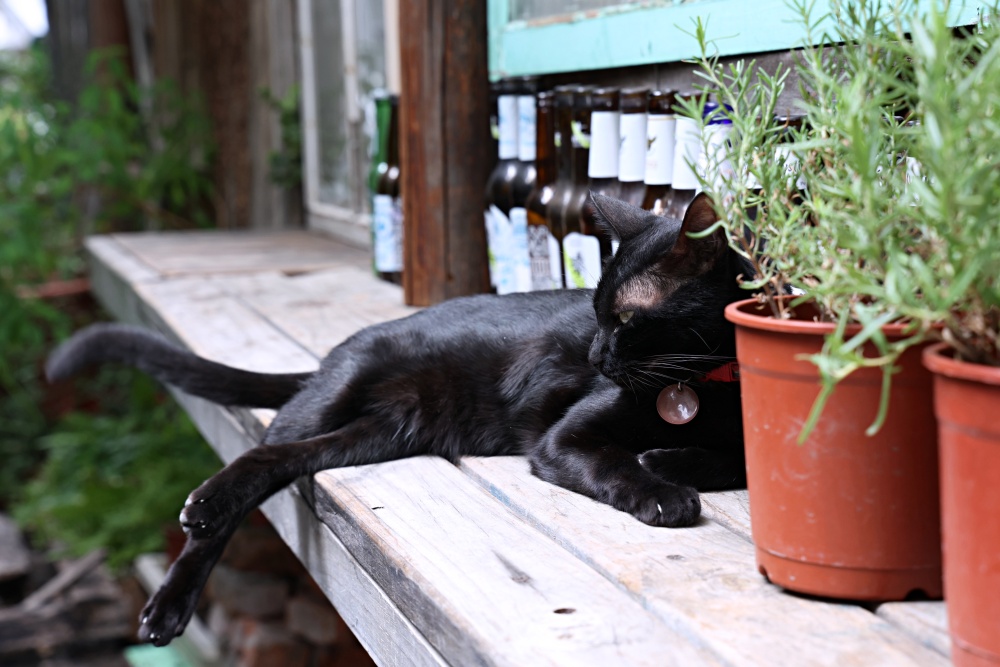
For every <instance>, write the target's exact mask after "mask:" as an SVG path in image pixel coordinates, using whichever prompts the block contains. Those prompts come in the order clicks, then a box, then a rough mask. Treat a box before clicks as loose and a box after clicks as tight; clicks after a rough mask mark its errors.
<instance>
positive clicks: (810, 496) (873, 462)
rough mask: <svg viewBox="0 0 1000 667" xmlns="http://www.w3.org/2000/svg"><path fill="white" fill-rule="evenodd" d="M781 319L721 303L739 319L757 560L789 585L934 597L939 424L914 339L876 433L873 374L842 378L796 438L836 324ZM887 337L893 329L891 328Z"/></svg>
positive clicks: (827, 591) (853, 595) (877, 386)
mask: <svg viewBox="0 0 1000 667" xmlns="http://www.w3.org/2000/svg"><path fill="white" fill-rule="evenodd" d="M803 310H804V309H799V312H798V315H799V316H800V317H799V319H792V320H778V319H775V318H772V317H770V316H769V312H770V311H769V310H762V309H761V306H760V304H758V303H757V302H756V301H755V300H747V301H740V302H737V303H733V304H730V305H729V306H728V307H727V308H726V318H727V319H729V320H730V321H731V322H734V323H735V324H736V351H737V352H736V353H737V357H738V360H739V364H740V383H741V387H742V389H741V391H742V400H743V428H744V438H745V446H746V462H747V487H748V490H749V496H750V521H751V532H752V535H753V541H754V545H755V547H756V553H757V566H758V569H759V570H760V572H761V573H762V574H763V575H764V576H765V577H767V578H768V579H769V580H770V581H771V582H773V583H775V584H777V585H779V586H782V587H783V588H787V589H789V590H792V591H797V592H801V593H808V594H812V595H820V596H826V597H835V598H842V599H852V600H901V599H904V598H906V597H907V596H908V595H909V594H910V593H912V592H914V591H922V592H923V593H924V594H926V595H928V596H930V597H934V598H938V597H940V596H941V588H942V584H941V537H940V519H939V503H938V463H937V443H936V440H937V439H936V432H937V426H936V423H935V420H934V413H933V405H932V398H931V376H930V373H929V372H928V371H927V370H926V369H925V368H924V367H923V364H922V363H921V360H920V352H919V350H917V349H915V348H911V349H910V351H909V352H908V353H906V354H904V355H903V358H902V359H901V360H900V365H901V371H900V372H899V373H897V374H895V375H894V376H893V383H892V392H891V399H890V400H891V403H890V406H889V413H888V417H887V419H886V422H885V424H884V425H883V427H882V429H881V430H880V431H879V432H878V433H877V434H876V435H874V436H871V437H869V436H867V435H866V434H865V430H866V429H867V428H868V426H869V425H871V423H872V422H873V421H874V419H875V416H876V412H877V409H878V404H879V396H880V392H881V385H882V373H881V371H880V370H878V369H862V370H860V371H857V372H855V373H853V374H852V375H850V376H849V377H848V378H846V379H845V380H843V381H842V382H840V384H838V386H837V388H836V389H835V390H834V392H833V394H832V395H831V397H830V399H829V401H828V403H827V405H826V408H825V410H824V411H823V414H822V416H821V417H820V419H819V422H818V424H817V426H816V428H815V429H814V430H813V431H812V433H811V434H810V436H809V438H808V439H807V440H806V441H805V442H804V443H803V444H798V441H797V440H798V437H799V435H800V433H801V431H802V427H803V425H804V424H805V422H806V419H807V417H808V415H809V412H810V410H811V408H812V405H813V401H814V400H815V399H816V396H817V395H818V394H819V391H820V377H819V372H818V370H817V369H816V367H815V366H814V365H813V364H812V363H811V362H809V361H808V360H806V359H803V358H802V356H803V355H810V354H814V353H816V352H819V351H820V350H821V348H822V346H823V337H824V335H825V334H827V333H829V332H830V331H831V330H832V329H833V325H831V324H826V323H821V322H815V321H812V318H811V317H810V313H805V312H803ZM885 331H886V334H887V335H889V336H890V337H892V336H899V335H901V334H902V328H901V327H893V326H888V327H886V329H885Z"/></svg>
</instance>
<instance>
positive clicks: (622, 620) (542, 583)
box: [314, 457, 718, 667]
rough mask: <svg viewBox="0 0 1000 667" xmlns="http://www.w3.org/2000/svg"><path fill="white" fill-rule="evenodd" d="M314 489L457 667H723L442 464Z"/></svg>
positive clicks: (377, 468) (352, 473)
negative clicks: (713, 666)
mask: <svg viewBox="0 0 1000 667" xmlns="http://www.w3.org/2000/svg"><path fill="white" fill-rule="evenodd" d="M314 479H315V490H316V498H317V510H318V515H319V516H320V518H321V519H323V520H324V522H325V523H326V524H327V525H329V526H331V527H332V528H333V530H334V532H336V533H337V535H338V536H340V537H341V539H342V540H344V543H345V546H347V548H348V549H349V550H350V551H351V553H352V554H354V556H355V558H357V559H358V561H360V562H361V563H362V565H363V566H364V567H365V568H366V569H367V570H368V572H369V573H370V574H371V576H372V578H373V579H374V580H375V581H376V582H377V583H378V584H379V586H381V587H382V589H383V590H385V591H387V593H388V594H389V596H390V597H391V598H392V600H393V601H394V602H395V603H396V605H397V606H399V607H400V609H401V610H402V611H403V613H405V614H406V615H407V616H408V617H409V618H410V620H411V621H412V622H413V624H414V625H415V626H416V627H417V628H418V629H419V630H420V631H421V632H422V633H423V634H424V636H425V637H426V638H427V640H428V641H429V642H430V643H431V644H432V645H433V646H434V647H435V648H437V649H438V651H439V652H440V653H441V654H442V655H445V656H447V658H448V660H449V661H450V662H452V663H454V664H457V665H514V666H522V665H601V666H602V667H603V666H605V665H669V664H676V665H692V664H717V663H718V660H717V659H716V657H715V656H713V655H712V654H711V653H709V652H706V651H704V650H703V649H702V648H700V647H698V646H697V645H696V644H695V643H692V642H691V641H689V640H687V639H685V638H682V637H681V636H680V635H678V634H677V633H675V632H673V631H671V630H670V629H668V628H667V627H666V625H664V624H663V623H661V622H660V621H659V620H658V619H656V618H655V617H654V616H653V615H652V614H650V613H649V612H648V611H646V610H645V609H643V608H642V607H641V606H640V605H639V604H638V603H637V602H636V601H634V600H633V599H631V598H630V596H628V595H625V594H624V593H623V592H622V591H621V590H619V589H618V588H617V587H616V586H614V585H613V584H611V582H608V581H607V580H605V579H604V578H603V577H602V576H601V575H600V574H598V573H597V572H595V571H593V570H592V569H591V568H590V567H588V566H587V565H586V564H585V563H583V562H581V561H580V560H579V559H577V558H575V557H574V556H573V555H572V554H570V553H569V552H567V551H566V550H564V549H562V548H560V547H559V546H558V545H556V544H555V543H553V542H552V541H551V540H549V539H547V538H546V537H544V536H542V535H540V534H539V533H538V532H537V531H536V530H534V529H533V528H531V527H530V526H528V525H527V524H526V523H525V522H524V521H522V520H520V519H519V518H518V517H516V516H514V515H513V514H511V513H509V512H507V511H506V510H505V509H504V508H503V506H502V505H501V504H499V503H497V502H496V501H495V500H494V499H493V498H491V497H490V496H489V495H487V494H485V493H483V491H482V489H480V488H479V487H478V486H477V485H476V484H475V483H474V482H472V481H471V480H470V479H469V478H468V477H467V476H466V475H464V474H462V473H461V472H460V471H459V470H458V469H457V468H456V467H455V466H453V465H452V464H450V463H448V462H447V461H445V460H443V459H440V458H437V457H418V458H413V459H406V460H402V461H393V462H390V463H383V464H379V465H374V466H362V467H357V468H343V469H339V470H331V471H326V472H323V473H320V474H319V475H316V477H315V478H314Z"/></svg>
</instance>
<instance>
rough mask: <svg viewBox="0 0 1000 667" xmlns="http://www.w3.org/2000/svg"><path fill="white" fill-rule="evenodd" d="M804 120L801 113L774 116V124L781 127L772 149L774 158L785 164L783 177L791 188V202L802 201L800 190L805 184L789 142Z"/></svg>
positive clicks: (792, 140)
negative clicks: (776, 144)
mask: <svg viewBox="0 0 1000 667" xmlns="http://www.w3.org/2000/svg"><path fill="white" fill-rule="evenodd" d="M805 122H806V117H805V116H804V115H802V114H790V115H782V116H775V117H774V124H775V125H776V126H778V127H780V128H781V134H780V135H779V139H778V146H777V147H776V148H775V149H774V159H775V160H777V161H778V162H783V163H784V164H785V177H786V178H787V186H788V187H789V188H790V189H792V194H791V201H792V203H793V204H801V203H802V191H803V190H804V189H805V187H806V184H805V181H804V180H803V179H802V177H801V176H799V169H800V167H799V156H798V155H796V154H795V153H793V152H792V150H791V148H790V146H789V144H791V143H793V142H794V141H795V139H796V136H795V135H796V134H797V133H798V132H799V131H800V130H802V128H803V127H804V125H805Z"/></svg>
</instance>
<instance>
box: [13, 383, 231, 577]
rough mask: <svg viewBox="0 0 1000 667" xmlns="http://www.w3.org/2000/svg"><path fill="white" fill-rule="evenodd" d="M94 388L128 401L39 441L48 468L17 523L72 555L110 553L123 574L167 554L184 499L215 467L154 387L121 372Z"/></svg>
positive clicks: (28, 493) (73, 420)
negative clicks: (148, 555)
mask: <svg viewBox="0 0 1000 667" xmlns="http://www.w3.org/2000/svg"><path fill="white" fill-rule="evenodd" d="M97 384H98V385H104V388H105V389H109V390H112V391H113V392H116V393H119V394H120V393H121V392H122V389H123V388H124V389H125V390H126V391H127V393H128V400H126V401H119V402H118V405H117V406H115V405H105V406H103V407H104V408H105V409H107V410H108V412H107V413H102V414H100V415H99V416H95V415H91V414H85V413H73V414H70V415H68V416H67V417H65V418H64V419H63V420H62V421H61V422H60V423H59V424H58V425H57V426H56V427H55V429H53V430H52V431H51V432H50V433H48V434H47V435H45V436H43V437H42V438H41V439H40V441H39V442H40V445H41V447H42V449H43V450H44V451H45V453H46V458H45V463H44V464H43V466H42V468H41V470H40V472H39V474H38V475H37V476H36V477H35V478H34V479H33V480H32V481H31V482H30V483H28V484H27V486H26V487H25V488H24V490H23V495H22V497H21V498H20V502H19V503H18V505H17V506H16V508H15V512H14V514H15V517H16V518H17V519H18V520H19V521H20V522H21V523H22V524H24V525H27V526H30V527H32V530H33V532H34V534H35V536H36V537H40V538H42V539H43V540H45V541H47V542H52V543H56V544H61V545H64V548H65V549H64V550H65V551H66V552H67V553H68V554H70V555H81V554H83V553H86V552H88V551H91V550H93V549H96V548H104V549H106V550H107V552H108V562H109V564H110V565H111V566H112V567H121V566H124V565H127V564H128V563H130V562H131V561H132V560H133V559H134V558H135V557H136V556H137V555H138V554H141V553H144V552H148V551H156V550H159V549H161V548H162V541H163V532H162V531H163V527H164V526H167V525H174V524H175V523H176V520H177V512H178V511H179V506H180V503H181V501H182V499H183V498H185V497H186V496H187V494H188V493H190V492H191V490H192V489H193V488H194V486H195V485H197V484H198V483H200V481H201V480H204V479H206V478H207V477H209V476H211V475H212V474H214V473H215V472H216V471H217V470H218V468H219V460H218V458H217V457H216V456H215V455H214V453H213V452H212V450H211V449H210V448H209V447H207V446H206V445H205V443H204V441H203V440H202V438H201V437H200V435H199V434H198V432H197V430H195V428H194V426H193V425H192V424H191V422H190V420H188V418H187V416H186V415H185V414H184V412H183V411H182V410H181V409H180V408H179V407H178V406H177V405H176V403H174V402H173V401H170V400H164V396H163V394H162V391H161V390H160V389H159V388H158V387H157V386H156V385H154V384H153V383H152V381H150V380H148V379H146V378H145V377H141V376H138V375H136V374H133V373H131V372H129V371H121V370H119V371H116V372H111V373H104V374H102V376H101V377H100V378H99V380H98V382H97ZM115 408H117V409H115Z"/></svg>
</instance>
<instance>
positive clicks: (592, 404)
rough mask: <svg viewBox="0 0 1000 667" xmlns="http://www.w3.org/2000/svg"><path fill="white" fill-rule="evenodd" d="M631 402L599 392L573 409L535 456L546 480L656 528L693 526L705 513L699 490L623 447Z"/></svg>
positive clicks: (616, 392) (614, 392)
mask: <svg viewBox="0 0 1000 667" xmlns="http://www.w3.org/2000/svg"><path fill="white" fill-rule="evenodd" d="M623 412H624V413H625V414H628V412H629V407H628V400H627V399H623V396H622V392H621V390H620V389H619V388H618V387H613V386H612V387H608V388H605V389H603V390H600V391H596V392H594V393H592V394H590V395H588V396H587V397H585V398H584V399H582V400H580V401H579V402H578V403H576V404H575V405H573V407H571V408H570V409H569V411H567V413H566V415H565V416H564V417H563V418H562V419H560V420H559V421H558V422H556V424H554V425H553V426H552V427H551V428H550V429H549V430H548V431H547V432H546V433H545V435H544V436H543V438H542V440H541V442H539V443H538V444H537V445H536V446H535V447H534V448H533V449H532V450H531V451H530V452H529V460H530V462H531V470H532V472H533V473H534V474H535V475H537V476H538V477H541V478H542V479H544V480H546V481H548V482H551V483H553V484H557V485H559V486H562V487H565V488H567V489H570V490H573V491H576V492H578V493H582V494H584V495H586V496H589V497H591V498H593V499H595V500H598V501H600V502H603V503H607V504H608V505H611V506H612V507H615V508H617V509H619V510H622V511H624V512H628V513H629V514H631V515H632V516H634V517H635V518H637V519H639V520H640V521H642V522H643V523H647V524H650V525H653V526H669V527H679V526H690V525H692V524H694V523H695V522H696V521H697V520H698V516H699V515H700V514H701V501H700V500H699V498H698V492H697V491H696V490H695V489H693V488H691V487H690V486H682V485H679V484H675V483H672V482H669V481H667V480H665V479H663V478H661V477H660V476H658V475H655V474H653V473H652V472H650V471H649V470H647V469H646V468H644V467H643V466H642V465H641V464H640V463H639V460H638V457H637V456H636V454H635V453H633V452H631V451H629V450H627V449H625V448H623V447H621V446H619V444H618V443H619V442H621V441H622V440H623V437H624V436H623V434H622V433H620V432H618V429H620V428H621V427H622V424H623V423H625V422H627V420H624V419H623V418H622V414H623Z"/></svg>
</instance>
